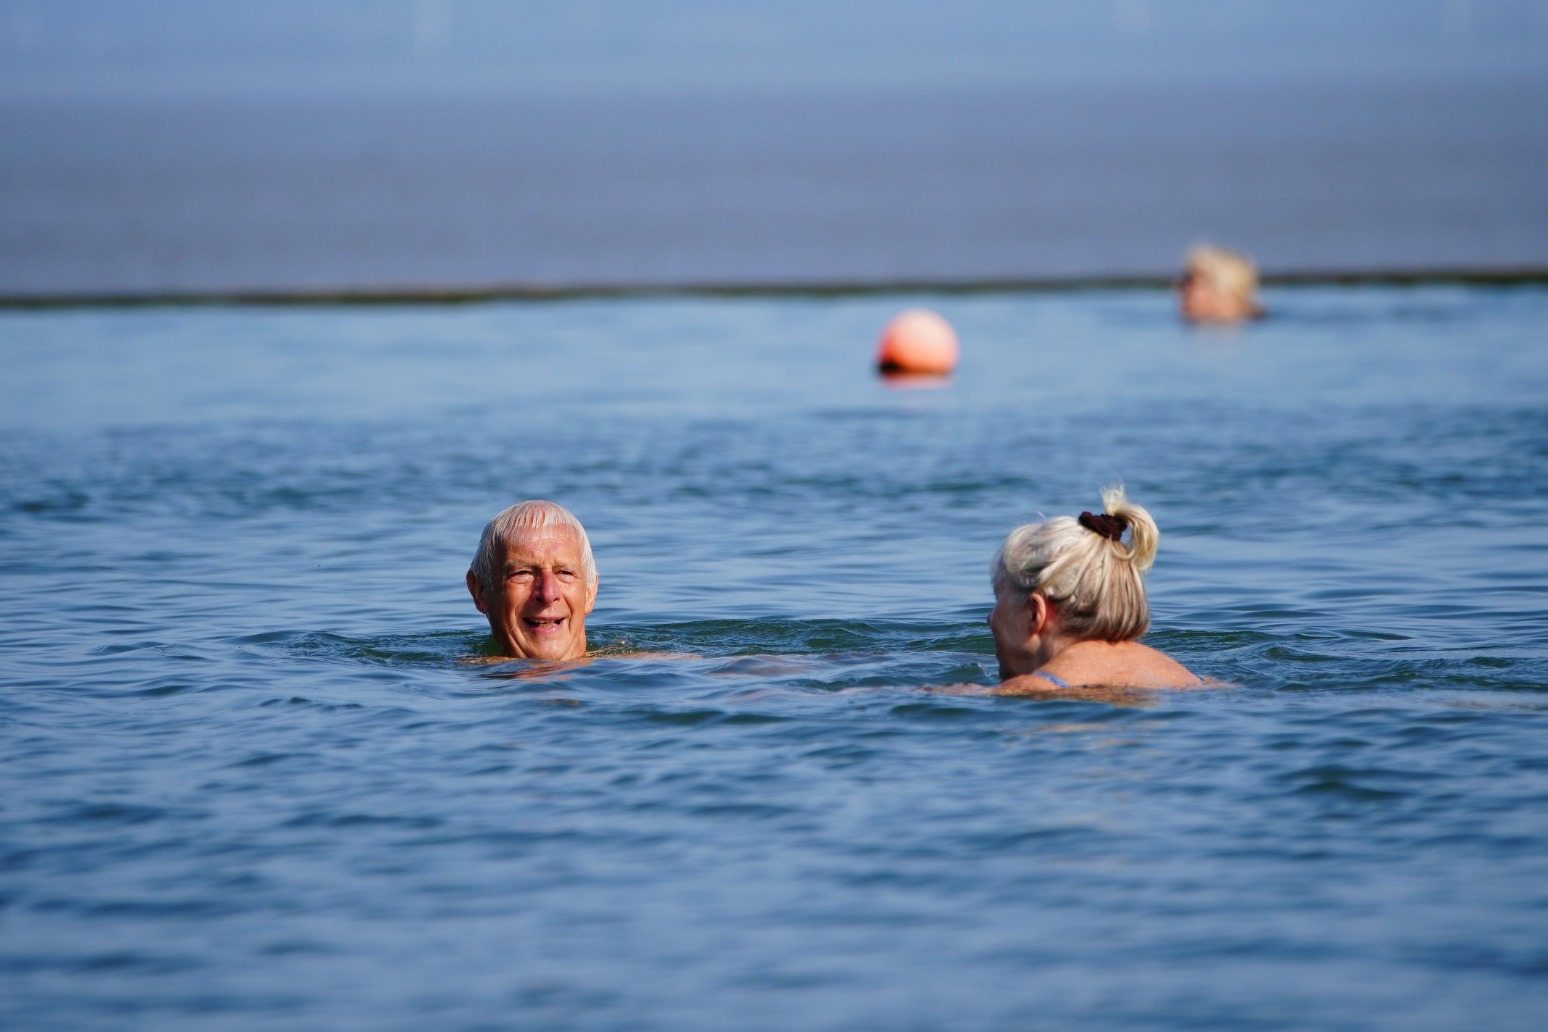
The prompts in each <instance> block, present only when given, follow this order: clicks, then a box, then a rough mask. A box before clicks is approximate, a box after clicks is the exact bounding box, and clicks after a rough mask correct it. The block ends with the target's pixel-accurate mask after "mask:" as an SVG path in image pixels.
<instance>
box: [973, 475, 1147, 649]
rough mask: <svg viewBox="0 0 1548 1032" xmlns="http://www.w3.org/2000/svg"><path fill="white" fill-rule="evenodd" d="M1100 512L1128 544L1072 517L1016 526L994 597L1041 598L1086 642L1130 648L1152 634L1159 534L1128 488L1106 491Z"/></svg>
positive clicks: (998, 568) (998, 559)
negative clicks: (1149, 579)
mask: <svg viewBox="0 0 1548 1032" xmlns="http://www.w3.org/2000/svg"><path fill="white" fill-rule="evenodd" d="M1102 508H1103V510H1104V512H1105V513H1106V514H1107V515H1108V516H1115V517H1117V518H1119V519H1120V520H1123V521H1125V522H1126V523H1127V524H1128V536H1129V543H1128V544H1124V543H1123V541H1121V540H1118V541H1114V540H1113V539H1111V538H1109V537H1107V536H1105V535H1104V534H1102V533H1100V532H1098V531H1095V530H1091V529H1089V528H1088V527H1086V526H1085V525H1084V524H1082V523H1081V522H1080V520H1078V519H1077V518H1076V517H1074V516H1055V517H1053V518H1052V519H1050V520H1047V521H1045V522H1043V523H1028V524H1026V525H1025V526H1021V527H1017V528H1016V529H1015V530H1013V531H1011V532H1010V534H1008V535H1007V536H1006V538H1005V542H1004V544H1002V545H1001V546H1000V550H999V551H998V552H996V553H995V557H994V563H993V565H992V566H991V567H990V577H991V580H992V581H993V583H994V590H995V594H997V595H998V594H999V593H1000V592H1002V591H1012V592H1015V593H1016V594H1017V595H1019V596H1020V599H1019V601H1020V602H1021V603H1022V604H1025V602H1026V600H1027V598H1028V597H1029V596H1030V595H1031V594H1032V593H1033V592H1035V591H1036V592H1041V593H1042V595H1043V597H1044V598H1046V599H1048V601H1049V602H1051V603H1053V605H1054V606H1055V607H1057V608H1058V610H1059V615H1060V616H1061V617H1062V618H1063V619H1064V626H1065V627H1066V628H1067V629H1068V630H1069V631H1070V633H1072V634H1075V635H1077V636H1079V637H1081V638H1094V639H1101V640H1103V641H1132V640H1134V639H1135V638H1138V637H1140V636H1141V635H1142V634H1144V633H1145V632H1146V631H1147V630H1148V629H1149V628H1150V604H1149V603H1148V602H1147V601H1146V599H1145V583H1144V574H1145V571H1147V570H1149V569H1150V566H1151V564H1152V563H1153V562H1154V561H1155V558H1156V544H1157V542H1159V541H1160V540H1161V531H1160V530H1158V529H1157V528H1156V521H1155V520H1153V519H1151V518H1150V513H1148V512H1146V511H1145V510H1144V509H1143V508H1142V507H1140V506H1138V505H1135V504H1134V503H1133V502H1130V501H1129V500H1128V499H1127V498H1126V497H1125V495H1124V490H1123V486H1122V485H1119V484H1115V485H1113V486H1112V487H1108V488H1105V489H1104V490H1103V491H1102Z"/></svg>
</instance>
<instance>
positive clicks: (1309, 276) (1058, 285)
mask: <svg viewBox="0 0 1548 1032" xmlns="http://www.w3.org/2000/svg"><path fill="white" fill-rule="evenodd" d="M1262 283H1263V285H1264V286H1265V287H1270V288H1272V287H1310V286H1349V287H1354V286H1392V287H1407V286H1437V285H1446V284H1452V285H1456V286H1473V287H1521V286H1548V266H1540V267H1535V268H1503V267H1502V268H1497V269H1487V268H1480V269H1441V268H1434V269H1388V270H1361V271H1339V270H1324V271H1300V272H1280V273H1274V274H1270V275H1267V276H1264V277H1263V278H1262ZM1172 285H1173V279H1172V278H1171V277H1166V276H1128V277H1125V276H1092V277H1084V278H1049V279H1023V280H980V281H972V282H966V281H955V282H954V281H946V280H941V281H908V282H904V281H898V282H852V283H698V284H695V283H682V284H632V285H631V284H589V285H588V284H575V285H571V286H561V287H553V286H524V285H521V284H504V285H488V286H469V287H458V288H447V287H389V288H381V289H369V288H366V289H338V290H326V289H324V290H288V291H285V290H280V291H240V290H219V291H202V292H190V291H183V292H169V293H160V294H157V293H117V294H109V293H97V294H91V293H76V294H71V293H51V294H43V293H40V294H0V311H5V310H12V311H15V310H36V309H70V308H180V307H204V306H225V305H230V306H252V307H291V306H295V307H303V306H313V305H316V306H366V305H382V306H389V305H458V304H478V303H483V302H497V301H578V300H589V299H604V298H652V297H659V298H668V297H699V298H738V297H746V298H756V297H813V298H817V297H864V296H873V295H874V296H882V295H901V294H937V295H943V296H960V295H972V294H1042V293H1060V292H1081V291H1096V290H1102V291H1108V290H1167V289H1170V288H1171V287H1172Z"/></svg>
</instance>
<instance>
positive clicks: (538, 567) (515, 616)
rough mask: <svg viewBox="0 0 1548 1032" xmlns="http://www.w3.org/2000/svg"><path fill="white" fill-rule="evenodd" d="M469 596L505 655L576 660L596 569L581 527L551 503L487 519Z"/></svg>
mask: <svg viewBox="0 0 1548 1032" xmlns="http://www.w3.org/2000/svg"><path fill="white" fill-rule="evenodd" d="M467 581H468V594H470V595H472V596H473V604H474V605H475V606H477V607H478V611H479V612H480V613H483V614H484V615H485V616H486V617H488V618H489V631H490V633H491V634H493V635H494V638H495V641H496V642H497V643H498V644H499V646H500V648H501V649H502V650H503V651H504V654H505V655H508V656H515V657H517V658H518V659H552V660H564V659H579V658H580V657H582V656H584V655H585V654H586V615H587V614H588V613H590V612H591V608H592V606H594V605H595V604H596V601H597V568H596V564H595V562H594V561H593V560H592V557H591V542H590V541H589V540H587V538H586V528H584V527H582V526H581V523H580V520H578V519H576V518H575V517H574V516H573V515H572V514H571V513H570V511H569V510H568V509H566V508H564V507H563V506H560V505H555V504H554V503H553V502H543V501H530V502H518V503H516V504H515V505H513V506H511V507H510V508H509V509H506V510H505V511H504V512H502V513H500V515H498V516H496V517H495V518H494V519H492V520H490V521H489V524H488V526H486V527H485V528H484V534H483V537H482V538H480V539H479V542H478V554H476V555H475V556H474V557H473V565H472V566H470V567H469V568H468V578H467Z"/></svg>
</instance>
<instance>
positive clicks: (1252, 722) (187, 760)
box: [0, 286, 1548, 1032]
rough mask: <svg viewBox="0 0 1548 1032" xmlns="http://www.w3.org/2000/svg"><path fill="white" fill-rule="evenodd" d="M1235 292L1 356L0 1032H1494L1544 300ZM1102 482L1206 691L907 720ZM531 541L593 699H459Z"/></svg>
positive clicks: (385, 316) (810, 309)
mask: <svg viewBox="0 0 1548 1032" xmlns="http://www.w3.org/2000/svg"><path fill="white" fill-rule="evenodd" d="M1267 302H1268V304H1269V306H1270V308H1271V310H1272V312H1273V314H1272V316H1271V318H1269V319H1268V320H1266V321H1264V322H1263V323H1261V324H1258V325H1254V326H1251V327H1248V328H1246V329H1244V330H1241V331H1237V332H1229V331H1227V332H1198V331H1188V330H1185V329H1183V328H1181V327H1179V326H1178V325H1177V324H1176V322H1175V320H1174V319H1173V316H1172V312H1171V307H1170V299H1169V298H1168V297H1166V296H1165V295H1164V294H1162V293H1160V292H1145V291H1131V292H1102V291H1084V292H1068V293H1053V294H999V295H992V294H991V295H978V296H950V295H943V296H909V297H904V296H880V297H838V298H826V299H824V298H811V299H803V298H772V299H769V298H766V299H718V300H717V299H706V298H697V297H682V298H657V299H648V298H645V299H632V300H631V299H620V300H589V301H573V302H562V303H539V304H535V303H525V304H522V303H506V304H487V305H469V306H445V307H422V308H410V307H361V308H309V307H292V308H219V307H212V308H191V309H177V308H160V309H137V310H113V309H95V310H94V309H78V310H61V311H49V312H23V311H15V310H12V311H7V312H3V313H0V354H3V356H4V361H5V364H4V368H5V373H4V375H3V377H0V498H3V500H4V505H3V509H0V512H3V516H0V586H3V591H0V685H3V689H0V1027H4V1028H7V1029H13V1028H14V1029H29V1030H30V1029H92V1028H102V1029H108V1028H111V1029H142V1028H143V1029H157V1030H166V1029H174V1030H175V1029H206V1028H243V1029H292V1028H330V1029H333V1028H338V1029H355V1028H358V1029H367V1028H369V1029H423V1028H438V1029H504V1028H511V1029H515V1028H558V1027H564V1028H585V1029H682V1028H703V1029H724V1028H746V1029H788V1028H819V1029H873V1028H874V1029H945V1028H951V1029H1009V1028H1029V1027H1047V1028H1073V1027H1082V1028H1114V1029H1132V1028H1164V1029H1189V1028H1205V1027H1220V1028H1241V1029H1304V1028H1321V1029H1403V1030H1405V1032H1406V1030H1411V1029H1457V1028H1491V1029H1529V1028H1536V1027H1538V1026H1539V1024H1540V1020H1541V1014H1542V1013H1543V1012H1544V1008H1545V1007H1548V817H1545V816H1544V814H1545V813H1548V810H1545V804H1548V749H1545V743H1548V591H1545V583H1548V576H1545V574H1548V491H1545V489H1544V486H1543V485H1544V484H1545V483H1548V418H1545V417H1548V347H1545V346H1544V345H1545V340H1544V337H1545V331H1548V289H1543V288H1537V287H1522V288H1509V289H1504V288H1496V289H1484V288H1460V287H1445V286H1430V287H1416V288H1406V289H1397V288H1372V287H1366V288H1358V289H1336V288H1311V287H1308V288H1297V289H1281V290H1277V291H1271V292H1270V293H1269V295H1268V297H1267ZM917 303H924V304H929V305H931V306H933V307H935V308H937V309H938V310H940V311H941V312H942V313H943V314H945V315H946V316H947V317H948V318H949V319H951V321H952V322H953V323H954V325H955V326H956V327H957V329H958V331H959V334H960V336H961V338H962V342H963V359H962V364H961V367H960V369H959V370H958V372H957V374H956V376H955V377H953V378H952V379H951V380H950V381H949V382H948V383H945V384H943V385H936V386H933V387H930V386H926V387H901V388H900V387H895V386H889V385H887V384H884V383H882V382H880V381H878V380H877V379H875V378H874V376H873V375H872V373H871V371H870V369H869V363H870V357H871V349H872V346H873V342H874V340H875V336H876V334H877V331H878V330H879V328H880V326H881V325H882V323H883V322H884V321H885V319H886V318H887V317H889V316H890V315H891V314H893V313H894V312H896V311H897V310H898V309H900V308H902V307H905V306H907V305H910V304H917ZM1114 479H1122V480H1123V481H1124V482H1125V483H1126V484H1127V485H1128V488H1129V492H1130V494H1131V496H1132V497H1134V498H1135V499H1136V500H1138V501H1140V502H1142V503H1143V504H1145V505H1146V506H1148V507H1149V508H1150V509H1151V511H1152V512H1153V513H1154V515H1155V516H1156V518H1157V520H1158V522H1159V524H1160V526H1161V529H1162V534H1163V537H1162V542H1161V551H1160V556H1159V559H1158V561H1157V565H1156V568H1155V570H1154V571H1153V574H1152V577H1151V593H1152V603H1153V609H1154V616H1155V627H1154V630H1153V632H1152V634H1151V635H1150V637H1149V639H1148V640H1149V641H1151V642H1152V643H1153V644H1155V645H1158V646H1159V647H1161V648H1164V649H1166V650H1168V651H1170V652H1172V653H1174V654H1175V655H1177V656H1178V657H1179V658H1180V659H1181V660H1183V661H1184V662H1185V663H1187V664H1188V665H1189V666H1190V667H1192V668H1193V669H1195V670H1198V671H1200V672H1201V673H1203V674H1206V675H1209V676H1211V677H1214V678H1218V679H1221V680H1223V681H1227V682H1232V683H1234V684H1235V685H1237V687H1233V688H1227V689H1220V690H1211V691H1199V692H1187V693H1174V694H1149V695H1144V694H1139V695H1133V696H1118V697H1114V698H1112V699H1107V700H1090V699H1075V700H1072V699H1062V700H1027V699H1002V698H992V697H986V696H982V695H969V694H954V693H950V692H943V691H939V690H935V689H936V688H938V687H939V686H945V685H975V686H980V687H981V686H985V685H988V684H990V683H992V681H993V676H992V675H993V670H994V664H993V655H992V644H991V641H990V638H989V635H988V631H987V629H986V627H985V626H984V623H983V620H984V617H985V615H986V613H987V610H988V604H989V601H990V596H989V588H988V577H987V566H988V562H989V559H990V557H991V555H992V554H993V552H994V550H995V547H996V545H997V543H998V541H999V538H1000V537H1001V536H1002V535H1003V534H1004V533H1005V532H1006V531H1007V530H1009V529H1010V528H1011V527H1012V526H1014V525H1015V524H1016V523H1017V522H1020V521H1024V520H1027V519H1031V518H1035V517H1036V515H1037V514H1038V513H1040V512H1046V513H1059V512H1071V511H1076V512H1078V511H1079V510H1080V509H1082V508H1089V507H1091V506H1092V505H1093V504H1094V503H1095V502H1096V501H1097V500H1098V499H1097V490H1098V488H1099V487H1100V486H1101V485H1102V484H1104V483H1107V482H1109V481H1111V480H1114ZM530 496H542V497H549V498H554V499H556V500H559V501H561V502H562V503H564V504H565V505H567V506H569V507H570V508H572V509H573V510H574V511H575V512H576V513H577V514H578V515H579V516H580V517H581V519H582V520H583V521H585V523H586V525H587V527H588V528H589V529H590V531H591V535H592V540H593V543H594V545H595V548H596V552H597V559H598V564H599V568H600V571H601V592H600V598H599V602H598V606H597V610H596V613H595V614H594V616H593V618H592V622H591V629H592V642H593V645H594V646H596V647H597V648H598V650H599V652H600V653H601V655H600V657H599V658H597V659H595V660H594V661H592V662H590V663H589V664H586V665H583V666H577V667H573V668H568V669H565V670H562V671H554V670H545V669H534V668H531V667H528V666H525V665H523V664H520V663H503V664H502V663H496V664H487V663H486V664H476V663H468V662H465V661H464V660H465V658H466V657H468V656H469V655H470V654H473V653H475V652H477V651H478V650H479V648H480V647H481V643H482V641H483V638H484V635H483V634H482V632H481V631H480V629H479V628H480V623H479V617H478V614H477V613H476V612H475V611H474V610H473V608H472V606H471V604H470V602H469V601H468V599H467V597H466V594H465V592H464V590H463V587H462V583H461V582H462V574H463V572H464V570H465V569H466V565H467V561H468V558H469V557H470V555H471V552H472V550H473V547H474V545H475V543H476V538H477V534H478V531H479V529H480V527H481V526H482V524H483V522H484V521H485V520H486V519H487V518H488V517H489V516H490V515H492V514H493V513H494V512H495V511H497V510H498V509H499V508H501V507H503V506H504V505H506V504H508V503H509V502H511V501H514V500H516V499H519V498H523V497H530Z"/></svg>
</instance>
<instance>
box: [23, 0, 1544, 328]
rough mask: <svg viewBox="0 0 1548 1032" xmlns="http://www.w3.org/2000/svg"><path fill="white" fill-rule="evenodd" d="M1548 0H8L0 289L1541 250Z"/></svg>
mask: <svg viewBox="0 0 1548 1032" xmlns="http://www.w3.org/2000/svg"><path fill="white" fill-rule="evenodd" d="M1545 112H1548V4H1543V3H1541V2H1538V0H1366V2H1361V3H1347V2H1333V0H1301V2H1297V3H1294V4H1289V3H1271V2H1267V0H1165V2H1163V0H1090V2H1079V3H1077V2H1062V3H1061V2H1052V0H962V2H959V3H956V4H952V5H949V6H948V5H943V4H938V3H927V2H925V0H888V2H885V3H884V2H880V0H849V2H818V0H759V2H756V3H755V2H750V0H714V2H711V0H571V2H565V0H548V2H544V3H527V2H495V0H269V2H266V3H263V4H234V3H226V4H212V3H207V2H200V0H138V2H135V3H133V4H126V3H121V2H113V0H47V2H44V0H0V296H3V297H10V298H13V299H15V298H23V297H38V296H44V297H52V296H59V297H65V296H83V295H113V294H128V295H159V294H168V293H231V292H279V293H283V292H290V291H296V292H314V293H315V292H329V291H346V292H347V291H368V292H369V291H382V292H393V291H434V290H451V291H456V290H484V289H493V290H499V289H518V290H519V289H565V288H577V287H579V288H589V287H612V286H717V285H719V286H736V285H747V286H780V285H817V286H866V285H886V284H898V283H909V284H943V285H945V284H973V283H986V282H1012V283H1014V282H1035V281H1039V280H1081V279H1090V278H1115V277H1116V278H1122V277H1159V276H1165V275H1168V274H1169V273H1170V272H1171V271H1172V270H1174V269H1175V268H1176V267H1177V264H1178V261H1179V258H1180V256H1181V254H1182V253H1183V252H1184V251H1185V250H1186V249H1187V248H1188V247H1189V246H1190V245H1192V244H1194V243H1196V242H1200V241H1203V240H1211V241H1217V242H1221V243H1225V244H1229V245H1231V246H1235V247H1239V248H1242V249H1244V250H1246V251H1247V252H1249V253H1251V254H1252V255H1254V256H1255V257H1256V258H1257V259H1258V261H1259V262H1260V264H1261V265H1262V266H1263V268H1264V270H1265V271H1266V272H1267V273H1269V274H1276V273H1277V274H1290V273H1320V274H1332V273H1357V274H1370V273H1393V272H1397V273H1404V272H1426V273H1428V272H1436V271H1452V272H1456V271H1462V272H1489V271H1501V270H1506V271H1509V270H1523V269H1527V270H1533V269H1544V268H1548V176H1545V175H1544V171H1545V169H1548V115H1545Z"/></svg>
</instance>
